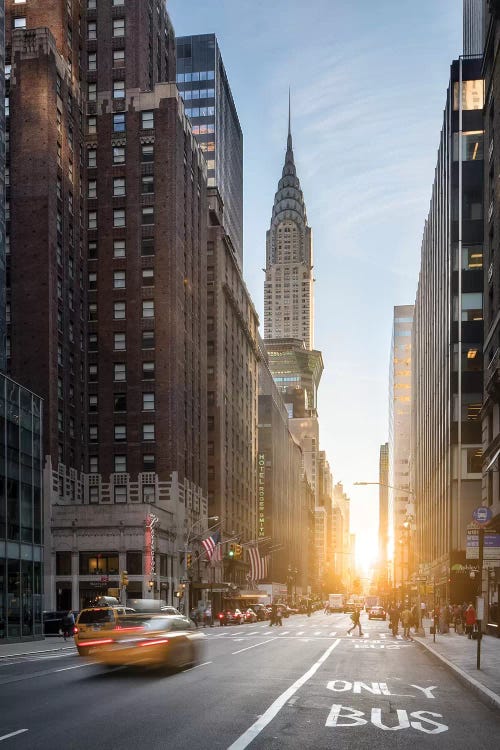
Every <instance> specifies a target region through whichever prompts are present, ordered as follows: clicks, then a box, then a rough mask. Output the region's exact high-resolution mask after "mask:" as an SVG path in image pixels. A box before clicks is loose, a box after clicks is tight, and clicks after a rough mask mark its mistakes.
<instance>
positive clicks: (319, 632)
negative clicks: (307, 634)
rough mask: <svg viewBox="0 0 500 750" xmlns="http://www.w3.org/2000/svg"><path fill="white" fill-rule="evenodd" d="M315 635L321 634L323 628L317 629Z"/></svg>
mask: <svg viewBox="0 0 500 750" xmlns="http://www.w3.org/2000/svg"><path fill="white" fill-rule="evenodd" d="M313 635H321V630H317V631H316V632H315V633H313Z"/></svg>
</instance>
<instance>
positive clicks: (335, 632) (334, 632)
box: [328, 630, 337, 638]
mask: <svg viewBox="0 0 500 750" xmlns="http://www.w3.org/2000/svg"><path fill="white" fill-rule="evenodd" d="M328 635H331V636H332V638H333V636H334V635H337V631H336V630H332V632H331V633H328Z"/></svg>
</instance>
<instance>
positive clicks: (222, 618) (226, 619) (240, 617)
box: [218, 609, 245, 625]
mask: <svg viewBox="0 0 500 750" xmlns="http://www.w3.org/2000/svg"><path fill="white" fill-rule="evenodd" d="M218 620H219V624H220V625H243V623H244V622H245V615H244V614H243V612H242V611H241V609H225V610H223V611H222V612H219V614H218Z"/></svg>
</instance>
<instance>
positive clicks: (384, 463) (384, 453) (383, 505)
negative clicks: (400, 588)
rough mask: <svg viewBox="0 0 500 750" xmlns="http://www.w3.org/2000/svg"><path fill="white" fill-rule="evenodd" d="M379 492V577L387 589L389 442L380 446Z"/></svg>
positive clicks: (381, 584) (390, 578)
mask: <svg viewBox="0 0 500 750" xmlns="http://www.w3.org/2000/svg"><path fill="white" fill-rule="evenodd" d="M378 477H379V479H378V481H379V494H378V498H379V500H378V563H377V568H378V570H377V578H378V585H379V590H380V589H382V590H383V591H386V590H387V589H388V588H389V587H390V583H389V582H390V581H392V575H391V571H389V564H388V560H389V558H388V544H389V487H388V486H387V485H388V484H389V443H383V444H382V445H381V446H380V455H379V470H378Z"/></svg>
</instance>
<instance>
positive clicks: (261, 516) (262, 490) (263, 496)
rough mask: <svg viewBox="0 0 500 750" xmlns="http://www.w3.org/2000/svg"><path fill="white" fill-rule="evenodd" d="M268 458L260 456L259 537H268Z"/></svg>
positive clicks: (258, 479)
mask: <svg viewBox="0 0 500 750" xmlns="http://www.w3.org/2000/svg"><path fill="white" fill-rule="evenodd" d="M265 484H266V456H265V453H259V456H258V475H257V487H258V490H259V531H258V535H259V537H264V536H265V535H266V530H265V525H266V513H265V510H266V488H265Z"/></svg>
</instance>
